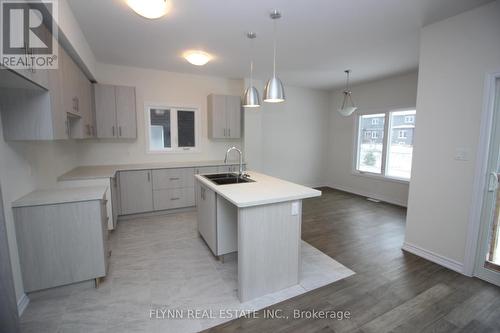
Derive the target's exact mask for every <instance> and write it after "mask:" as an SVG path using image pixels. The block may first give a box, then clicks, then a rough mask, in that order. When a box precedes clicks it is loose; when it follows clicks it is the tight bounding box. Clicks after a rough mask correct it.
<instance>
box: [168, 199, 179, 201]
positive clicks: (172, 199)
mask: <svg viewBox="0 0 500 333" xmlns="http://www.w3.org/2000/svg"><path fill="white" fill-rule="evenodd" d="M170 200H171V201H175V200H180V198H170Z"/></svg>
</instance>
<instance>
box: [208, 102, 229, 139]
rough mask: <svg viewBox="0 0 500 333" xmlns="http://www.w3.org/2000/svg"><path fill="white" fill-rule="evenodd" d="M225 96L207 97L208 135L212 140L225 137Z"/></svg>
mask: <svg viewBox="0 0 500 333" xmlns="http://www.w3.org/2000/svg"><path fill="white" fill-rule="evenodd" d="M227 134H228V130H227V120H226V96H224V95H213V94H212V95H209V96H208V135H209V137H210V138H212V139H225V138H226V137H227Z"/></svg>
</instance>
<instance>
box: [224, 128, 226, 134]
mask: <svg viewBox="0 0 500 333" xmlns="http://www.w3.org/2000/svg"><path fill="white" fill-rule="evenodd" d="M224 136H226V129H225V128H224Z"/></svg>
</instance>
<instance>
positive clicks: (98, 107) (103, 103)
mask: <svg viewBox="0 0 500 333" xmlns="http://www.w3.org/2000/svg"><path fill="white" fill-rule="evenodd" d="M94 101H95V116H96V128H97V137H98V138H103V139H109V138H116V137H117V135H118V129H117V128H116V101H115V87H114V86H112V85H106V84H94Z"/></svg>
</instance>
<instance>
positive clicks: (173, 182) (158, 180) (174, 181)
mask: <svg viewBox="0 0 500 333" xmlns="http://www.w3.org/2000/svg"><path fill="white" fill-rule="evenodd" d="M184 187H194V169H193V168H182V169H158V170H153V189H154V190H165V189H173V188H184Z"/></svg>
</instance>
